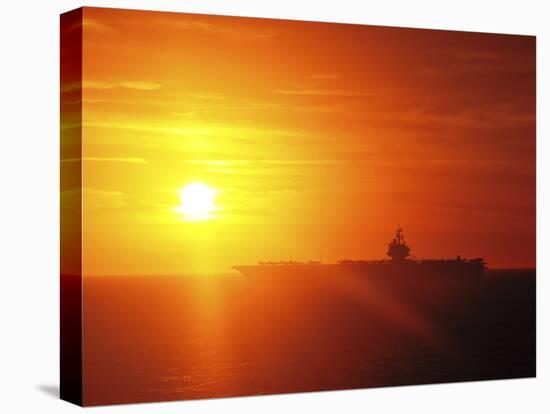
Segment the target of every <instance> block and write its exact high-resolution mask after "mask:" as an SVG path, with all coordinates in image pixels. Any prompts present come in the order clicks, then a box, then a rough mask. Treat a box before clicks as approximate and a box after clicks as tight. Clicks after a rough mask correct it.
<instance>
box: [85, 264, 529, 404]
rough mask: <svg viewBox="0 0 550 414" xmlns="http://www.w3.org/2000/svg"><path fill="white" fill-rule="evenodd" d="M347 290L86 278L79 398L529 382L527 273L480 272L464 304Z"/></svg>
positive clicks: (228, 279)
mask: <svg viewBox="0 0 550 414" xmlns="http://www.w3.org/2000/svg"><path fill="white" fill-rule="evenodd" d="M285 283H288V282H285ZM345 283H346V282H343V285H342V286H339V287H338V288H337V287H329V288H324V289H322V288H315V287H311V288H306V289H294V288H293V286H284V285H282V286H263V285H262V284H261V283H260V284H257V283H253V282H250V281H249V280H247V279H246V278H244V277H243V276H241V275H239V274H236V273H235V274H228V275H209V276H204V275H202V276H199V275H197V276H143V277H142V276H131V277H130V276H128V277H121V276H117V277H89V278H85V281H84V288H83V291H84V292H83V297H84V317H83V325H84V336H83V350H84V358H83V362H84V403H85V404H86V405H99V404H115V403H130V402H146V401H165V400H180V399H197V398H214V397H216V398H217V397H229V396H241V395H260V394H272V393H288V392H304V391H321V390H339V389H350V388H366V387H383V386H395V385H413V384H427V383H441V382H455V381H472V380H490V379H502V378H520V377H532V376H535V374H536V370H535V365H536V364H535V362H536V359H535V358H536V357H535V355H536V352H535V336H536V335H535V325H536V324H535V322H536V321H535V315H536V311H535V308H536V306H535V271H534V270H522V271H517V270H516V271H504V270H501V271H498V270H493V271H489V272H488V273H487V276H486V278H485V279H484V281H483V282H482V284H481V285H480V286H479V287H478V288H477V289H476V291H475V292H474V293H473V294H472V295H471V297H469V299H468V300H460V301H457V300H453V298H450V297H449V298H445V297H441V295H440V294H439V293H437V292H434V294H433V297H432V299H433V300H432V301H431V303H430V306H429V307H427V308H426V307H415V306H413V305H411V304H405V303H400V302H399V300H396V299H395V298H392V297H391V295H389V296H388V295H386V296H385V297H382V295H377V294H373V292H369V291H368V288H365V291H364V292H361V291H360V290H361V288H356V287H355V286H345ZM427 289H429V287H428V288H427ZM428 296H429V295H428ZM447 299H448V300H447Z"/></svg>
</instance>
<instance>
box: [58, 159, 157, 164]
mask: <svg viewBox="0 0 550 414" xmlns="http://www.w3.org/2000/svg"><path fill="white" fill-rule="evenodd" d="M80 161H92V162H122V163H129V164H147V161H145V160H144V159H143V158H133V157H84V158H65V159H63V160H61V162H63V163H68V162H80Z"/></svg>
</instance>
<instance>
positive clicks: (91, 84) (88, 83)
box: [61, 80, 162, 92]
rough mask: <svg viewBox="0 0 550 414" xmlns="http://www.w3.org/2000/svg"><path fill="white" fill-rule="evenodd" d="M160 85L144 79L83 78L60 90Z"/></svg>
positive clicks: (148, 89) (131, 87)
mask: <svg viewBox="0 0 550 414" xmlns="http://www.w3.org/2000/svg"><path fill="white" fill-rule="evenodd" d="M161 87H162V85H161V84H159V83H155V82H145V81H121V82H105V81H96V80H85V81H82V82H75V83H71V84H69V85H66V86H63V87H61V92H72V91H76V90H79V89H95V90H102V89H114V88H125V89H136V90H141V91H152V90H156V89H159V88H161Z"/></svg>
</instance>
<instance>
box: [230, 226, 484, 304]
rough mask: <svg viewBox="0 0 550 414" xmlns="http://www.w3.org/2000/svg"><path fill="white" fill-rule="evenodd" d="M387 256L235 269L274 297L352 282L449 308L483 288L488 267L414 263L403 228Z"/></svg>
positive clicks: (460, 261)
mask: <svg viewBox="0 0 550 414" xmlns="http://www.w3.org/2000/svg"><path fill="white" fill-rule="evenodd" d="M387 255H388V259H379V260H350V259H343V260H339V261H337V262H336V263H322V262H321V261H309V262H299V261H292V260H290V261H264V262H258V264H255V265H237V266H234V267H233V269H234V270H237V271H238V272H240V273H241V274H242V275H244V276H245V277H246V278H247V279H248V280H249V281H251V282H253V283H260V284H263V285H265V286H268V288H267V289H270V290H271V291H272V292H274V293H275V292H278V291H279V289H283V290H285V289H290V288H295V287H300V286H301V287H303V288H305V289H306V290H310V289H312V288H314V287H316V286H321V285H323V284H324V285H325V286H329V287H330V286H336V284H340V285H342V283H346V280H349V281H351V282H352V283H350V285H353V284H355V286H358V288H360V285H359V284H362V285H361V286H365V287H366V286H368V288H369V289H371V290H373V291H380V292H385V293H387V294H389V295H391V296H393V297H397V298H399V299H405V298H406V299H407V300H408V299H412V300H413V301H418V300H420V301H424V302H431V303H435V302H439V303H441V301H443V302H445V301H446V302H447V303H448V304H450V303H451V302H452V299H453V298H454V299H457V298H459V297H460V298H462V299H463V298H464V297H465V296H464V295H465V294H466V295H467V296H468V295H470V294H471V292H472V289H473V288H477V287H478V286H480V282H481V281H482V279H483V275H484V273H485V270H486V269H487V267H486V263H485V261H484V260H483V258H474V259H466V258H462V257H461V256H460V255H458V256H456V257H455V258H450V259H416V258H414V257H412V256H411V248H410V246H409V245H408V244H407V242H406V241H405V238H404V236H403V229H402V228H401V227H400V226H398V227H397V230H396V232H395V236H394V238H393V239H392V240H391V241H390V242H389V243H388V250H387ZM358 283H359V284H358Z"/></svg>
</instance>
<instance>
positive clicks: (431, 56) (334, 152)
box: [62, 8, 535, 275]
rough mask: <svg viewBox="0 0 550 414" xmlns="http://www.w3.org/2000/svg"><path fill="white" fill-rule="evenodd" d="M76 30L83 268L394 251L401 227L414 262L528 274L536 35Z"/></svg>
mask: <svg viewBox="0 0 550 414" xmlns="http://www.w3.org/2000/svg"><path fill="white" fill-rule="evenodd" d="M65 30H70V28H68V29H67V28H65ZM83 32H84V34H83V81H82V87H83V91H82V106H83V115H82V116H83V149H82V151H83V154H82V158H83V172H84V175H83V188H84V190H83V196H84V204H83V210H84V223H83V224H84V226H83V246H84V253H83V266H84V274H86V275H112V274H173V273H194V272H201V273H202V272H225V271H228V270H229V269H230V267H231V266H233V265H235V264H247V263H256V262H257V261H259V260H281V259H285V260H289V259H293V260H311V259H314V260H317V259H318V257H319V255H321V257H322V261H323V262H334V261H336V260H338V259H344V258H370V259H375V258H383V257H384V255H385V252H386V243H387V242H388V241H389V240H390V239H391V237H392V236H393V232H394V230H395V227H396V226H397V224H398V223H399V224H400V225H401V226H402V227H403V228H404V230H405V238H406V239H407V240H408V242H409V243H410V244H411V246H412V252H413V254H414V255H415V256H416V257H418V258H440V257H454V256H456V255H457V254H461V255H463V256H466V257H479V256H482V257H484V258H485V259H486V261H487V262H488V264H489V266H490V267H533V266H534V265H535V38H534V37H528V36H511V35H495V34H480V33H461V32H450V31H433V30H414V29H398V28H383V27H373V26H359V25H346V24H327V23H312V22H299V21H282V20H266V19H250V18H234V17H218V16H205V15H192V14H181V13H160V12H143V11H123V10H112V9H96V8H85V9H84V19H83ZM78 87H79V85H78V84H75V83H68V82H67V83H66V84H64V85H62V93H65V94H70V93H71V91H74V88H78ZM62 102H64V104H66V105H70V102H68V101H67V100H65V101H62ZM63 127H64V128H66V129H70V128H71V127H72V125H64V126H63ZM71 162H74V159H73V158H71V157H65V158H64V159H62V163H71ZM190 183H201V184H203V185H205V186H206V188H208V189H211V190H212V191H213V192H212V197H214V200H213V203H214V204H215V209H213V210H212V211H211V212H210V214H209V215H208V217H202V219H200V220H189V217H186V216H185V214H183V213H182V211H184V209H182V208H179V209H178V206H179V205H180V195H181V190H182V188H184V187H185V186H186V185H188V184H190ZM71 194H73V196H75V197H76V196H79V195H78V194H76V193H74V192H73V193H71V191H67V192H66V194H65V197H71Z"/></svg>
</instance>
